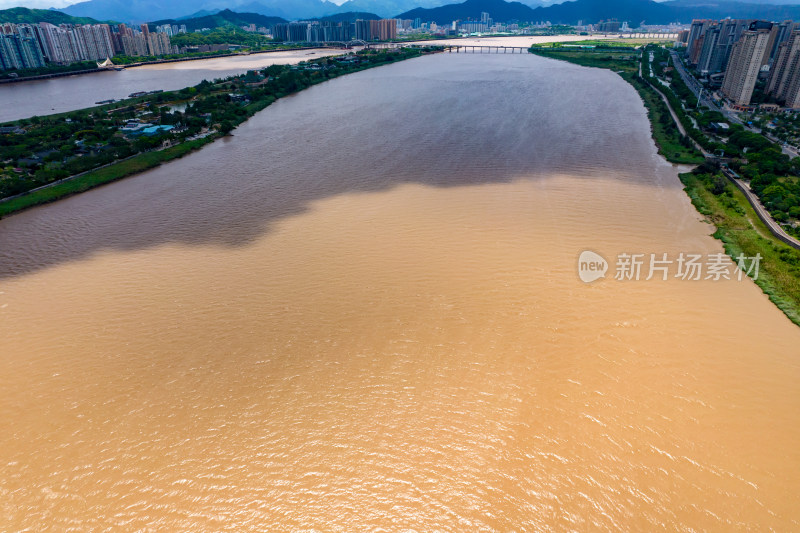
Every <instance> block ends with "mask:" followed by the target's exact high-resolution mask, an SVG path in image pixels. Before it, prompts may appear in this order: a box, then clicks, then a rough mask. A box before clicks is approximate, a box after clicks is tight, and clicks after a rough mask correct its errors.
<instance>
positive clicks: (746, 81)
mask: <svg viewBox="0 0 800 533" xmlns="http://www.w3.org/2000/svg"><path fill="white" fill-rule="evenodd" d="M750 28H752V29H748V30H747V31H745V32H744V33H742V36H741V38H740V39H739V40H738V41H737V42H736V43H735V44H734V45H733V50H732V51H731V58H730V61H729V62H728V68H727V70H726V71H725V78H724V79H723V81H722V93H723V94H724V95H725V96H726V97H727V98H729V99H730V100H731V101H732V102H733V103H734V104H735V105H738V106H745V105H748V104H749V103H750V98H751V97H752V96H753V88H754V87H755V85H756V80H757V78H758V73H759V72H760V71H761V64H762V61H763V59H764V54H766V53H768V50H767V48H768V47H767V45H768V43H769V40H770V33H771V27H770V28H769V29H767V28H764V27H763V26H762V27H760V28H759V26H757V25H756V23H753V24H751V25H750ZM757 28H758V29H757Z"/></svg>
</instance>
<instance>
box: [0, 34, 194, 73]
mask: <svg viewBox="0 0 800 533" xmlns="http://www.w3.org/2000/svg"><path fill="white" fill-rule="evenodd" d="M167 28H169V31H167ZM181 31H183V32H185V31H186V27H185V26H183V27H182V28H178V27H177V26H175V27H173V26H169V25H165V26H159V27H158V29H157V31H155V32H151V31H150V29H149V26H148V25H147V24H142V25H141V26H140V27H139V28H131V27H128V26H126V25H125V24H118V25H117V24H115V25H109V24H61V25H59V26H55V25H53V24H50V23H47V22H40V23H38V24H12V23H5V24H3V25H1V26H0V70H11V69H14V70H16V69H26V68H38V67H43V66H44V65H45V64H46V63H50V64H56V65H67V64H69V63H75V62H77V61H89V60H95V61H102V60H104V59H107V58H111V57H114V56H115V55H119V54H124V55H127V56H163V55H167V54H174V53H178V49H177V47H175V46H173V45H172V44H171V43H170V40H169V37H170V35H172V34H173V32H175V33H179V32H181Z"/></svg>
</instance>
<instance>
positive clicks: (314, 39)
mask: <svg viewBox="0 0 800 533" xmlns="http://www.w3.org/2000/svg"><path fill="white" fill-rule="evenodd" d="M397 22H398V21H397V19H381V20H361V19H359V20H356V21H355V22H331V21H322V22H320V21H318V20H314V21H300V22H289V23H285V24H276V25H275V26H274V27H273V28H272V35H273V38H274V39H275V40H277V41H284V42H289V43H299V42H311V43H322V42H332V41H340V42H344V41H351V40H353V39H357V40H361V41H376V40H378V41H388V40H391V39H395V38H396V37H397Z"/></svg>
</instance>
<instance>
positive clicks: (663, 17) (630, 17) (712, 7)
mask: <svg viewBox="0 0 800 533" xmlns="http://www.w3.org/2000/svg"><path fill="white" fill-rule="evenodd" d="M484 11H485V12H487V13H489V14H490V15H491V17H492V18H493V19H494V20H496V21H499V22H507V21H509V20H514V19H516V20H520V21H539V20H547V21H550V22H551V23H553V24H576V23H577V22H578V21H583V22H584V23H585V24H590V23H596V22H599V21H601V20H608V19H612V18H613V19H617V20H619V21H620V22H622V21H627V22H628V23H629V24H630V25H631V26H632V27H638V26H639V24H640V23H642V22H644V23H646V24H669V23H671V22H681V23H689V22H691V21H692V19H695V18H711V19H722V18H726V17H731V18H761V19H766V20H776V21H778V20H785V19H794V20H798V19H800V6H799V5H771V4H745V3H740V2H732V1H725V0H670V1H667V2H653V1H652V0H575V1H573V2H563V3H561V4H554V5H551V6H547V7H537V8H534V9H532V8H530V7H529V6H526V5H523V4H520V3H519V2H504V1H503V0H466V1H465V2H463V3H461V4H449V5H446V6H441V7H437V8H433V9H422V8H417V9H412V10H411V11H406V12H405V13H401V14H400V15H397V18H404V19H414V18H417V17H419V18H420V19H422V20H423V21H435V22H436V23H437V24H449V23H450V22H452V21H453V20H479V19H480V14H481V12H484Z"/></svg>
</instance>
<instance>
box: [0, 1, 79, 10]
mask: <svg viewBox="0 0 800 533" xmlns="http://www.w3.org/2000/svg"><path fill="white" fill-rule="evenodd" d="M79 1H80V0H0V9H8V8H9V7H30V8H36V9H49V8H51V7H55V8H56V9H58V8H59V7H66V6H68V5H70V4H77V3H78V2H79Z"/></svg>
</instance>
